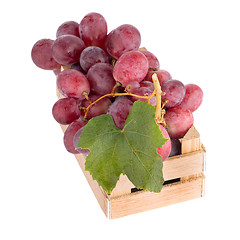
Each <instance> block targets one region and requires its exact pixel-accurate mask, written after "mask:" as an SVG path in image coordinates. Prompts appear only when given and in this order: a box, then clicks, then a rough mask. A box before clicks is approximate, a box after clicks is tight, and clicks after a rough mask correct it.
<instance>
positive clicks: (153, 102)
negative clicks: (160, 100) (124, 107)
mask: <svg viewBox="0 0 240 240" xmlns="http://www.w3.org/2000/svg"><path fill="white" fill-rule="evenodd" d="M132 93H133V94H136V95H139V96H148V97H149V96H151V94H152V91H151V90H150V89H149V88H147V87H140V88H137V89H135V90H134V91H133V92H132ZM131 100H132V101H133V102H135V101H137V100H140V101H142V102H148V99H145V98H139V97H135V96H133V97H131ZM150 104H151V105H153V106H154V107H155V106H156V104H157V101H156V96H153V97H152V98H151V100H150Z"/></svg>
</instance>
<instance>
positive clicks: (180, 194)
mask: <svg viewBox="0 0 240 240" xmlns="http://www.w3.org/2000/svg"><path fill="white" fill-rule="evenodd" d="M202 185H203V177H198V178H194V179H191V180H189V181H185V182H180V183H177V184H172V185H170V186H164V187H163V189H162V191H161V192H160V193H151V192H148V191H139V192H136V193H132V194H130V195H126V196H124V197H119V198H116V199H112V200H111V209H110V216H109V217H110V218H119V217H124V216H127V215H130V214H135V213H139V212H143V211H147V210H151V209H155V208H160V207H164V206H167V205H170V204H175V203H179V202H183V201H187V200H190V199H194V198H198V197H201V196H202Z"/></svg>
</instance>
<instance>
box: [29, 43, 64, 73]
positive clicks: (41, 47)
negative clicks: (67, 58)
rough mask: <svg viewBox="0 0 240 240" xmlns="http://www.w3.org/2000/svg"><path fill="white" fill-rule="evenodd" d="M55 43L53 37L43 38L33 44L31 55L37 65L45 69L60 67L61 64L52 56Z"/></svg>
mask: <svg viewBox="0 0 240 240" xmlns="http://www.w3.org/2000/svg"><path fill="white" fill-rule="evenodd" d="M53 43H54V41H53V40H51V39H41V40H39V41H37V42H36V43H35V44H34V45H33V48H32V52H31V57H32V60H33V62H34V63H35V65H36V66H37V67H39V68H42V69H45V70H55V69H60V67H61V66H60V64H59V63H57V62H56V61H55V59H54V58H53V56H52V45H53Z"/></svg>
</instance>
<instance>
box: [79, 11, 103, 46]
mask: <svg viewBox="0 0 240 240" xmlns="http://www.w3.org/2000/svg"><path fill="white" fill-rule="evenodd" d="M79 34H80V37H81V38H82V40H83V41H84V42H85V44H86V46H99V47H101V46H103V44H104V41H105V39H106V38H107V22H106V20H105V18H104V17H103V16H102V15H101V14H99V13H95V12H92V13H89V14H87V15H86V16H85V17H84V18H83V19H82V21H81V22H80V24H79Z"/></svg>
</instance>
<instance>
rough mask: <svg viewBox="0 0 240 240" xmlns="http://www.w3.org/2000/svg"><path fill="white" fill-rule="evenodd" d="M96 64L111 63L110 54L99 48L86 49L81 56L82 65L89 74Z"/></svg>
mask: <svg viewBox="0 0 240 240" xmlns="http://www.w3.org/2000/svg"><path fill="white" fill-rule="evenodd" d="M96 63H109V57H108V54H107V53H106V52H105V51H104V50H102V49H101V48H99V47H96V46H91V47H87V48H85V49H84V50H83V51H82V53H81V55H80V65H81V67H82V69H83V70H84V71H85V72H87V71H88V70H89V68H90V67H92V66H93V65H94V64H96Z"/></svg>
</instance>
